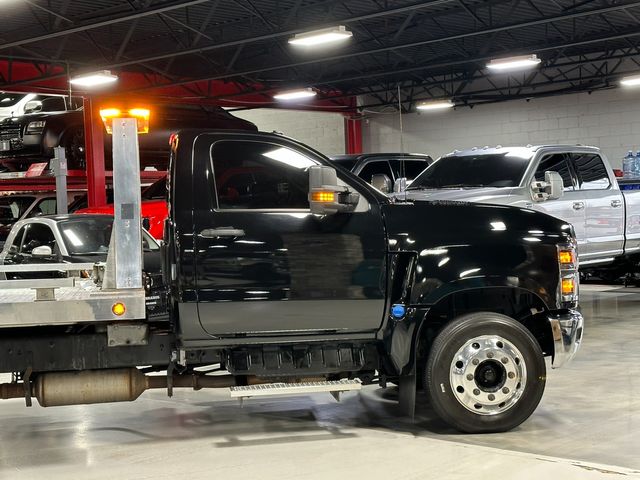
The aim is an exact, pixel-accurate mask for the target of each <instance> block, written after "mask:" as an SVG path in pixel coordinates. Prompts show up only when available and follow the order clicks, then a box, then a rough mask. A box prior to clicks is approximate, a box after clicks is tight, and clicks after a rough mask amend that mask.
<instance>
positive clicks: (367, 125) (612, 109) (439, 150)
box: [361, 88, 640, 168]
mask: <svg viewBox="0 0 640 480" xmlns="http://www.w3.org/2000/svg"><path fill="white" fill-rule="evenodd" d="M367 100H370V99H361V101H362V102H366V101H367ZM365 115H366V119H365V121H364V122H363V141H364V148H365V151H370V152H385V151H387V152H388V151H398V150H400V148H401V135H400V129H399V122H400V120H399V118H398V113H397V112H395V113H393V112H382V113H372V112H371V111H369V110H367V111H366V112H365ZM402 122H403V135H402V143H403V144H404V150H405V151H409V152H419V153H427V154H430V155H432V156H433V157H434V158H436V157H438V156H440V155H443V154H445V153H448V152H450V151H452V150H455V149H463V148H470V147H473V146H479V147H482V146H485V145H491V146H495V145H498V144H499V145H504V146H506V145H526V144H532V145H536V144H547V143H550V144H576V143H579V144H583V145H595V146H598V147H600V148H602V150H603V152H604V153H605V154H606V155H607V156H608V157H609V160H610V161H611V163H612V165H613V166H614V168H621V167H622V158H623V157H624V155H626V153H627V151H629V150H633V151H634V153H635V152H637V151H638V150H639V149H640V89H635V90H632V89H624V88H616V89H611V90H607V91H601V92H593V93H592V94H588V93H580V94H572V95H562V96H555V97H547V98H539V99H531V100H530V101H526V100H514V101H509V102H501V103H494V104H486V105H477V106H475V107H474V108H472V109H470V108H467V107H457V108H456V109H455V110H454V109H451V110H446V111H433V112H421V113H409V114H406V115H403V118H402Z"/></svg>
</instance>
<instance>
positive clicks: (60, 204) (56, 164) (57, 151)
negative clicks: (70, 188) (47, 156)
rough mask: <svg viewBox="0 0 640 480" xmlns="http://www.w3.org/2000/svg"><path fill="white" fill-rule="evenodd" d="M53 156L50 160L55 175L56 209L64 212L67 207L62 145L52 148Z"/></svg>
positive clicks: (59, 212) (66, 210)
mask: <svg viewBox="0 0 640 480" xmlns="http://www.w3.org/2000/svg"><path fill="white" fill-rule="evenodd" d="M53 152H54V155H55V157H54V158H53V159H52V160H51V167H52V168H53V174H54V175H55V177H56V211H57V212H58V214H63V215H64V214H65V213H67V212H68V209H67V156H66V154H65V151H64V147H55V148H54V149H53Z"/></svg>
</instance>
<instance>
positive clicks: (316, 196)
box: [311, 192, 336, 203]
mask: <svg viewBox="0 0 640 480" xmlns="http://www.w3.org/2000/svg"><path fill="white" fill-rule="evenodd" d="M311 200H312V201H313V202H323V203H333V202H335V201H336V194H335V192H311Z"/></svg>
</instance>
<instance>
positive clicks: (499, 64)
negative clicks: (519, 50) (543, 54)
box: [487, 54, 542, 72]
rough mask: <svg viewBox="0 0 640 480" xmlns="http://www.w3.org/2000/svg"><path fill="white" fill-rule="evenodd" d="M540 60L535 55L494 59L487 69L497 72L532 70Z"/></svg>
mask: <svg viewBox="0 0 640 480" xmlns="http://www.w3.org/2000/svg"><path fill="white" fill-rule="evenodd" d="M541 61H542V60H540V59H539V58H538V56H537V55H536V54H532V55H520V56H519V57H509V58H496V59H493V60H491V61H490V62H489V63H488V64H487V68H488V69H490V70H495V71H498V72H504V71H509V70H522V69H525V68H533V67H535V66H536V65H538V64H539V63H540V62H541Z"/></svg>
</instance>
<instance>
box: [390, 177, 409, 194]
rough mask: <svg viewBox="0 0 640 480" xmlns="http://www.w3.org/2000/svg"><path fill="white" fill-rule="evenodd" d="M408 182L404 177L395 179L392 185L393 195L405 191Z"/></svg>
mask: <svg viewBox="0 0 640 480" xmlns="http://www.w3.org/2000/svg"><path fill="white" fill-rule="evenodd" d="M407 186H408V182H407V178H406V177H400V178H397V179H396V181H395V182H394V184H393V191H394V192H395V193H401V192H404V191H405V190H406V189H407Z"/></svg>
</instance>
